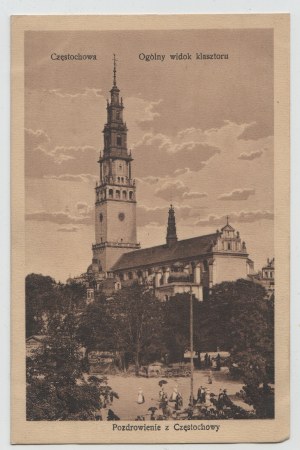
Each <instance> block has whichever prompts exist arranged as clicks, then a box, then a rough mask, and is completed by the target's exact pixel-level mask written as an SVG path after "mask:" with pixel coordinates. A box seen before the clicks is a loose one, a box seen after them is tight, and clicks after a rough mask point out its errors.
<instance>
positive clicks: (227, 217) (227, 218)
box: [226, 216, 229, 225]
mask: <svg viewBox="0 0 300 450" xmlns="http://www.w3.org/2000/svg"><path fill="white" fill-rule="evenodd" d="M226 220H227V224H226V225H229V216H226Z"/></svg>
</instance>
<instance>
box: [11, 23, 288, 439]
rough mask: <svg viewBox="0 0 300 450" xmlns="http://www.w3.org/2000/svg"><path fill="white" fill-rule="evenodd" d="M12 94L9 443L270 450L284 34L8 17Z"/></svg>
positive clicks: (281, 238)
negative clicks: (257, 446)
mask: <svg viewBox="0 0 300 450" xmlns="http://www.w3.org/2000/svg"><path fill="white" fill-rule="evenodd" d="M11 80H12V116H11V121H12V128H11V142H12V178H11V180H12V181H11V192H12V246H11V251H12V316H11V320H12V435H11V439H12V443H16V444H30V443H31V444H35V443H39V444H56V443H77V444H79V443H99V444H100V443H124V444H125V443H209V442H215V443H221V442H224V443H226V442H227V443H229V442H279V441H282V440H285V439H288V436H289V15H288V14H249V15H248V14H227V15H221V14H211V15H168V16H162V15H156V16H152V15H144V16H129V15H128V16H97V15H91V16H72V15H69V16H67V15H65V16H63V15H62V16H49V15H48V16H47V15H44V16H13V17H12V66H11ZM275 268H276V270H275Z"/></svg>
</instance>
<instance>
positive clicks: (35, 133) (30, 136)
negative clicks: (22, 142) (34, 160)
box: [25, 128, 50, 147]
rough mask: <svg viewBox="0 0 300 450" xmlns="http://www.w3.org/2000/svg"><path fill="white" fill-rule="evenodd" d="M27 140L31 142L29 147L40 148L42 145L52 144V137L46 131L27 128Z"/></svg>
mask: <svg viewBox="0 0 300 450" xmlns="http://www.w3.org/2000/svg"><path fill="white" fill-rule="evenodd" d="M25 139H27V140H30V142H29V143H28V142H27V145H30V146H32V147H38V146H39V145H40V144H44V143H47V142H50V137H49V136H48V134H47V133H46V131H44V130H32V129H31V128H25Z"/></svg>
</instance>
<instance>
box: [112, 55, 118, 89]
mask: <svg viewBox="0 0 300 450" xmlns="http://www.w3.org/2000/svg"><path fill="white" fill-rule="evenodd" d="M117 61H118V60H117V58H116V55H115V53H114V57H113V62H114V70H113V72H114V86H117V81H116V73H117Z"/></svg>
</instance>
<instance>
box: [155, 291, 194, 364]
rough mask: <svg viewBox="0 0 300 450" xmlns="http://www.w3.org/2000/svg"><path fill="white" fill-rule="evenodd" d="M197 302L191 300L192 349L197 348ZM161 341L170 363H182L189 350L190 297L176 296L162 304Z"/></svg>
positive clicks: (185, 295)
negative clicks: (162, 324)
mask: <svg viewBox="0 0 300 450" xmlns="http://www.w3.org/2000/svg"><path fill="white" fill-rule="evenodd" d="M199 306H200V304H199V302H198V300H196V299H195V298H193V312H194V314H193V318H194V320H193V325H194V327H193V328H194V348H198V347H199V327H198V325H197V318H198V315H199V314H198V309H199ZM164 316H165V319H164V323H165V326H164V329H163V339H164V342H165V345H166V349H167V352H168V355H169V359H170V361H182V359H183V355H184V352H185V350H186V349H188V348H190V295H189V294H177V295H175V296H174V297H171V298H170V299H169V300H167V301H166V302H165V304H164Z"/></svg>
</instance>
